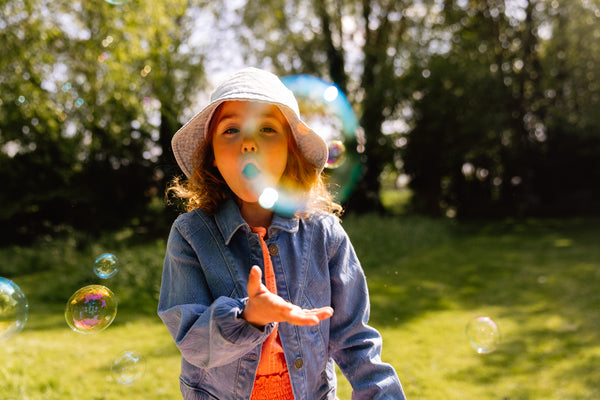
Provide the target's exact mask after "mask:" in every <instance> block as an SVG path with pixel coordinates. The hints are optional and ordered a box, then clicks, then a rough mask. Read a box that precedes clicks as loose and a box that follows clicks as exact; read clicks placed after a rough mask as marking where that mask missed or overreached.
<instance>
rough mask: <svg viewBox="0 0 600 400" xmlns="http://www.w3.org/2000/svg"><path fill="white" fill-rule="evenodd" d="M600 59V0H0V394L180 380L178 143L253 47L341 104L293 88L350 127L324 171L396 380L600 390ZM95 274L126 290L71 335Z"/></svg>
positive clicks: (295, 80) (111, 394)
mask: <svg viewBox="0 0 600 400" xmlns="http://www.w3.org/2000/svg"><path fill="white" fill-rule="evenodd" d="M599 65H600V0H411V1H409V0H294V1H292V0H280V1H275V0H219V1H209V0H154V1H151V0H150V1H149V0H146V1H143V0H85V1H84V0H0V182H2V189H1V190H0V277H1V278H2V279H3V280H2V282H0V283H3V285H2V286H1V287H0V291H1V293H0V399H1V400H38V399H39V400H42V399H43V400H54V399H56V400H63V399H79V398H89V399H96V400H100V399H124V398H128V399H142V398H143V399H174V398H178V397H180V395H179V383H178V378H177V377H178V374H179V363H180V354H179V351H178V349H177V348H176V346H175V344H174V343H173V340H172V338H171V337H170V335H169V334H168V332H167V330H166V328H165V327H164V326H163V324H162V323H161V321H160V320H159V319H158V317H157V315H156V307H157V302H158V295H159V290H160V279H161V271H162V261H163V257H164V252H165V247H166V238H167V235H168V232H169V228H170V225H171V223H172V221H173V219H174V218H175V217H176V215H177V214H178V213H179V212H181V209H180V207H178V205H177V204H176V203H175V204H170V202H169V201H167V200H168V199H165V187H166V185H167V184H168V183H169V181H170V180H171V179H173V178H174V177H176V176H179V175H181V171H180V170H179V167H178V166H177V164H176V162H175V160H174V158H173V155H172V152H171V148H170V142H171V138H172V136H173V134H174V133H175V132H176V131H177V130H178V129H179V128H180V127H181V126H182V124H183V123H185V122H186V121H187V120H188V119H189V118H190V117H192V116H193V115H194V114H195V113H196V112H198V111H199V110H200V109H202V107H203V106H204V105H205V104H206V102H207V101H208V96H209V93H210V92H211V91H212V89H213V88H214V87H215V85H216V84H217V83H218V82H219V81H220V80H221V79H223V78H224V77H225V76H227V75H228V74H230V73H232V72H234V71H235V70H237V69H239V68H242V67H244V66H256V67H262V68H265V69H268V70H270V71H272V72H274V73H276V74H278V75H279V76H282V77H284V78H285V82H286V84H288V85H292V86H293V85H295V90H297V91H302V90H304V89H307V88H308V87H309V86H311V85H312V82H317V81H318V82H319V84H321V85H324V86H322V87H324V88H326V90H325V93H327V95H326V98H325V101H326V102H331V103H332V104H333V103H335V102H337V101H338V100H339V101H340V102H341V103H344V102H346V103H344V104H342V109H344V110H346V111H344V112H343V113H342V112H338V113H337V115H333V114H331V115H329V114H327V113H328V111H324V110H325V109H318V107H315V102H314V101H313V99H312V98H311V97H310V96H309V97H308V100H306V99H304V100H303V101H301V107H302V105H304V106H305V107H308V109H309V110H310V109H311V107H312V108H313V109H315V108H317V110H316V117H317V123H325V125H327V123H330V125H329V128H332V127H333V128H334V129H333V130H334V131H335V128H336V127H337V128H339V127H341V126H343V127H344V129H345V131H344V133H343V134H337V137H336V138H337V139H342V142H343V143H341V144H340V143H337V144H336V146H337V147H336V148H337V149H338V150H339V149H342V148H343V146H345V149H346V154H345V156H346V159H345V161H344V162H343V163H341V164H340V165H336V166H337V167H338V168H328V169H326V173H327V174H328V175H329V178H330V180H331V181H332V182H333V183H335V184H337V187H336V188H335V190H336V191H337V192H338V193H340V194H342V196H340V197H338V198H339V199H340V201H342V202H343V204H344V206H345V208H346V214H345V216H344V217H343V223H344V228H345V229H346V231H347V232H348V234H349V236H350V237H351V239H352V241H353V244H354V246H355V249H356V252H357V254H358V256H359V259H360V260H361V264H362V266H363V268H364V270H365V273H366V275H367V279H368V284H369V289H370V296H371V305H372V313H371V320H370V322H371V323H372V325H373V326H375V327H376V328H377V329H378V330H379V331H380V332H381V333H382V336H383V338H384V350H383V355H382V357H383V359H384V361H386V362H390V363H391V364H392V365H393V366H394V367H395V369H396V370H397V372H398V375H399V376H400V378H401V381H402V383H403V385H404V387H405V390H406V392H407V395H408V398H418V399H423V400H425V399H435V400H440V399H461V400H475V399H504V400H508V399H511V400H532V399H557V400H558V399H560V400H565V399H577V400H580V399H598V398H600V385H599V384H598V382H600V292H599V291H598V285H599V284H600V247H599V246H598V242H599V241H600V223H599V222H600V218H599V217H600V201H599V200H600V193H599V192H600V166H599V164H600V163H599V161H600V68H599ZM307 82H311V84H310V85H309V84H308V83H307ZM331 85H335V90H333V91H332V90H330V89H331V87H332V86H331ZM340 94H345V96H341V95H340ZM334 99H336V100H335V102H334V101H333V100H334ZM322 100H323V99H321V101H322ZM341 100H344V101H341ZM348 110H350V111H349V112H348ZM313 111H314V110H313ZM334 114H335V113H334ZM348 127H350V128H348ZM334 136H335V135H334ZM342 145H343V146H342ZM340 177H341V178H340ZM110 253H112V254H113V255H114V256H115V259H116V258H117V257H118V261H119V267H118V270H119V272H118V273H116V270H114V271H113V272H115V273H116V274H115V275H114V276H112V275H111V277H107V276H101V275H98V273H97V272H96V271H94V264H95V261H94V260H96V263H97V260H98V259H99V258H100V257H99V255H101V254H102V255H106V254H109V255H110ZM95 272H96V273H95ZM109 278H110V279H109ZM13 280H14V281H13ZM91 283H95V284H102V285H107V286H108V287H109V288H110V289H111V290H112V291H113V292H114V295H115V296H116V298H118V310H119V311H118V314H116V318H115V319H114V323H112V325H111V326H110V327H109V328H108V329H106V330H105V331H103V332H96V333H94V334H93V335H82V334H81V332H74V331H73V330H71V329H69V325H67V323H65V319H66V318H65V311H68V307H67V309H65V305H66V304H67V306H68V304H71V303H70V302H69V301H68V299H69V298H70V296H72V295H73V294H74V292H76V291H78V289H80V288H82V287H83V286H85V285H89V284H91ZM15 285H18V287H19V288H20V289H19V290H18V291H15V289H14V288H15ZM21 290H22V292H21ZM15 293H17V294H19V295H20V294H21V293H22V294H23V296H20V302H19V303H18V304H19V306H20V307H19V312H18V313H16V312H14V311H15V309H16V307H15V306H14V304H12V303H10V300H11V296H13V298H14V296H15ZM25 298H26V300H25ZM13 303H14V302H13ZM113 311H115V312H116V309H115V310H113ZM27 312H28V314H27ZM67 314H68V313H67ZM67 317H68V315H67ZM112 317H113V318H114V317H115V315H114V314H113V315H112ZM477 317H486V319H483V321H488V320H489V321H495V323H494V324H496V323H497V327H498V328H499V331H500V332H501V335H500V336H498V335H496V333H497V332H494V334H493V335H492V339H493V344H494V346H495V345H496V344H497V345H498V347H497V350H495V348H493V349H492V348H485V349H483V350H482V349H481V348H478V347H477V346H473V340H472V339H473V338H472V337H470V336H469V330H468V329H465V328H466V327H468V326H471V325H470V324H469V322H470V321H473V320H475V321H478V320H479V319H477ZM67 320H68V318H67ZM111 321H112V320H111ZM25 323H26V325H25ZM7 327H8V328H7ZM15 327H17V328H15ZM23 327H24V329H23ZM21 329H22V331H20V330H21ZM19 332H20V333H19ZM17 333H19V334H18V335H17ZM500 337H501V340H500ZM5 339H6V340H5ZM484 339H485V338H484ZM488 339H489V338H488ZM484 341H485V340H484ZM496 341H498V342H499V343H496ZM469 342H471V346H469ZM471 347H473V348H471ZM123 350H127V351H128V352H127V353H122V351H123ZM131 350H136V351H138V352H139V354H141V356H142V357H137V356H135V357H131V358H129V359H127V358H125V359H126V360H129V361H132V362H134V363H135V365H138V366H139V365H143V369H144V370H145V372H143V371H139V372H140V375H141V377H139V379H138V382H137V383H135V384H131V382H129V381H126V383H123V379H122V378H123V375H119V374H116V375H115V370H117V371H119V370H121V368H115V365H116V364H115V363H116V362H117V360H122V359H123V356H120V357H119V356H118V355H119V354H132V353H130V351H131ZM494 350H495V351H494ZM486 352H487V354H481V353H486ZM135 354H138V353H135ZM138 360H140V361H138ZM141 360H144V362H143V363H142V362H141ZM135 365H134V367H135ZM111 371H112V374H111ZM136 377H137V375H136ZM338 378H340V380H339V385H338V392H337V394H338V396H339V397H340V398H341V399H348V398H350V397H351V387H350V385H349V384H348V382H347V381H345V380H344V379H343V377H342V376H341V374H340V373H339V372H338ZM136 379H137V378H136Z"/></svg>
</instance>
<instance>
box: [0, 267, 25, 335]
mask: <svg viewBox="0 0 600 400" xmlns="http://www.w3.org/2000/svg"><path fill="white" fill-rule="evenodd" d="M28 312H29V304H28V303H27V298H26V297H25V294H24V293H23V292H22V291H21V289H20V288H19V286H17V284H16V283H14V282H13V281H12V280H10V279H6V278H2V277H0V341H1V340H7V339H10V338H11V337H13V336H15V335H16V334H17V333H19V332H21V330H22V329H23V327H24V326H25V323H26V322H27V315H28Z"/></svg>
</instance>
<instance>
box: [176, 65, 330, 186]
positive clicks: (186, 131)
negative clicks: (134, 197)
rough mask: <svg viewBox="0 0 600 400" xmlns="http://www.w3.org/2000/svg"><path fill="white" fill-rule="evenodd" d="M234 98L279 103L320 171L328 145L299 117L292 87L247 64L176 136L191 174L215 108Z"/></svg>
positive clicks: (181, 160)
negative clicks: (195, 157) (196, 154)
mask: <svg viewBox="0 0 600 400" xmlns="http://www.w3.org/2000/svg"><path fill="white" fill-rule="evenodd" d="M233 100H241V101H256V102H263V103H270V104H274V105H276V106H277V107H278V108H279V110H280V111H281V112H282V114H283V115H284V116H285V118H286V119H287V121H288V123H289V125H290V128H291V130H292V133H293V135H294V138H295V139H296V143H297V145H298V149H299V150H300V152H301V153H302V155H303V156H304V157H305V158H306V159H307V160H308V161H309V162H310V163H311V164H313V165H314V166H315V167H317V168H318V169H319V171H322V170H323V168H324V167H325V162H326V161H327V153H328V152H327V145H326V144H325V141H324V140H323V139H322V138H321V137H320V136H319V135H318V134H317V133H316V132H315V131H313V130H312V129H311V128H310V127H309V126H308V125H307V124H306V123H305V122H304V121H302V119H301V118H300V110H299V108H298V102H297V101H296V98H295V97H294V94H293V93H292V91H291V90H289V89H288V88H287V87H286V86H285V85H284V84H283V82H281V80H280V79H279V78H278V77H277V76H276V75H274V74H272V73H270V72H268V71H265V70H261V69H257V68H244V69H242V70H240V71H238V72H236V73H234V74H233V75H231V76H230V77H229V78H227V79H225V80H224V81H223V82H222V83H221V84H219V85H218V86H217V87H216V89H215V90H214V91H213V93H212V94H211V96H210V103H209V104H208V105H207V106H206V107H204V109H203V110H202V111H200V112H199V113H198V114H196V115H195V116H194V117H192V119H191V120H189V121H188V122H187V123H186V124H185V125H184V126H182V127H181V129H179V130H178V131H177V132H176V133H175V135H174V136H173V139H172V140H171V146H172V148H173V153H174V155H175V159H176V160H177V164H179V167H180V168H181V170H182V171H183V173H184V174H185V175H186V176H187V177H188V178H189V177H191V176H192V172H193V169H194V151H195V150H196V148H197V147H198V145H199V144H200V143H202V141H203V140H204V138H205V137H206V132H207V131H208V126H209V124H210V120H211V118H212V116H213V114H214V112H215V110H216V109H217V107H218V106H219V105H220V104H221V103H223V102H225V101H233Z"/></svg>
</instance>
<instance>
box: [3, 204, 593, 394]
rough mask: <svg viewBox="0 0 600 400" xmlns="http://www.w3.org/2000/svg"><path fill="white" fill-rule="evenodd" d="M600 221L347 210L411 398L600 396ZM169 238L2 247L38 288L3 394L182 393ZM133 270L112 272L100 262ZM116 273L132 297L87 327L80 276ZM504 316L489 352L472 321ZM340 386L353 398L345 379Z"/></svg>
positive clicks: (28, 288) (124, 295)
mask: <svg viewBox="0 0 600 400" xmlns="http://www.w3.org/2000/svg"><path fill="white" fill-rule="evenodd" d="M599 222H600V220H598V219H597V218H590V219H568V220H557V219H552V220H525V221H501V222H479V223H473V222H471V223H458V222H456V221H452V220H432V219H426V218H419V217H406V216H395V217H380V216H375V215H370V216H353V215H349V216H347V217H345V218H344V226H345V228H346V230H347V231H348V233H349V234H350V236H351V238H352V240H353V243H354V245H355V248H356V252H357V254H358V256H359V258H360V259H361V262H362V264H363V267H364V269H365V272H366V275H367V279H368V283H369V288H370V292H371V303H372V304H371V305H372V312H371V323H372V325H374V326H375V327H377V328H378V329H379V330H380V332H381V333H382V335H383V338H384V348H383V359H384V360H385V361H387V362H389V363H391V364H392V365H394V367H395V368H396V371H397V372H398V375H399V376H400V379H401V381H402V383H403V385H404V388H405V391H406V394H407V396H408V398H409V399H422V400H427V399H431V400H444V399H461V400H473V399H478V400H479V399H501V400H503V399H510V400H521V399H522V400H524V399H545V400H548V399H561V400H565V399H599V398H600V290H599V288H600V246H598V243H599V242H600V224H599ZM164 247H165V240H164V239H160V240H139V239H138V235H137V234H136V233H135V232H134V231H132V230H123V231H121V232H118V233H116V234H113V235H111V236H104V237H102V238H92V237H87V236H84V235H82V234H79V233H73V234H72V235H69V238H68V239H58V240H57V239H51V238H45V239H43V240H41V241H40V242H39V243H38V244H36V245H35V246H33V247H28V248H21V247H5V248H2V249H0V276H3V277H7V278H11V279H13V280H14V281H15V282H16V283H17V284H18V285H19V286H20V287H21V289H22V290H23V292H24V293H25V294H26V296H27V298H28V301H29V319H28V322H27V324H26V326H25V328H24V329H23V331H22V332H21V333H19V334H18V335H16V336H14V337H12V338H10V339H8V340H6V341H2V342H0V348H1V349H2V351H0V399H2V400H11V399H15V400H27V399H35V400H38V399H39V400H42V399H44V400H51V399H84V398H85V399H92V400H94V399H150V400H152V399H177V398H180V396H179V387H178V380H177V376H178V373H179V353H178V350H177V348H176V347H175V346H174V344H173V343H172V341H171V338H170V336H169V334H168V332H167V330H166V329H165V328H164V326H163V325H162V323H161V322H160V320H159V319H158V317H157V316H156V315H155V309H156V303H157V295H158V288H159V284H160V272H161V264H162V257H163V254H164ZM104 252H111V253H113V254H115V255H116V256H117V257H118V258H119V261H120V270H119V272H118V273H117V274H116V275H115V276H114V277H112V278H110V279H107V280H102V279H99V278H98V277H96V276H95V275H94V274H93V272H92V267H93V261H94V259H95V258H96V257H97V256H98V255H99V254H101V253H104ZM88 284H104V285H106V286H108V287H109V288H111V289H112V291H113V292H114V293H115V295H116V296H117V298H118V301H119V310H118V313H117V317H116V319H115V321H114V323H113V324H112V325H111V326H109V327H108V328H107V329H106V330H104V331H102V332H99V333H95V334H90V335H82V334H79V333H76V332H74V331H72V330H70V329H69V327H68V326H67V324H66V322H65V319H64V315H63V314H64V308H65V304H66V301H67V300H68V299H69V297H70V296H71V294H73V292H74V291H76V290H77V289H78V288H80V287H82V286H85V285H88ZM481 315H486V316H489V317H491V318H492V319H493V320H494V321H495V322H496V323H497V325H498V327H499V329H500V332H501V342H500V344H499V346H498V348H497V349H496V350H495V351H494V352H492V353H489V354H478V353H477V352H476V351H475V350H474V349H473V348H471V347H470V345H469V342H468V339H467V337H466V334H465V327H466V325H467V323H468V322H469V321H470V320H471V319H472V318H474V317H477V316H481ZM125 350H135V351H137V352H139V353H140V354H142V355H143V357H144V359H145V372H144V373H143V375H142V376H141V377H140V378H139V379H138V380H137V381H135V382H134V383H133V384H131V385H129V386H125V385H122V384H119V383H118V382H117V381H116V377H115V376H114V375H113V374H112V373H111V365H112V363H113V361H114V360H115V359H116V358H117V357H118V356H119V354H120V353H122V352H123V351H125ZM338 394H339V397H340V398H341V399H342V400H344V399H350V388H349V385H348V383H347V382H346V381H345V380H344V379H343V378H341V379H340V383H339V393H338Z"/></svg>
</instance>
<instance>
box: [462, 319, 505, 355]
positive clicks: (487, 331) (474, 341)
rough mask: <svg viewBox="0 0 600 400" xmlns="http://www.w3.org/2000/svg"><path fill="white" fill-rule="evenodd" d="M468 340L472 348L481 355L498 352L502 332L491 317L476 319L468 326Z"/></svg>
mask: <svg viewBox="0 0 600 400" xmlns="http://www.w3.org/2000/svg"><path fill="white" fill-rule="evenodd" d="M466 334H467V338H468V339H469V343H470V344H471V347H473V349H474V350H475V351H476V352H478V353H479V354H487V353H491V352H492V351H494V350H496V348H497V347H498V345H499V344H500V330H499V329H498V325H496V323H495V322H494V321H493V320H492V319H491V318H490V317H476V318H473V319H472V320H471V321H469V323H468V324H467V329H466Z"/></svg>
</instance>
